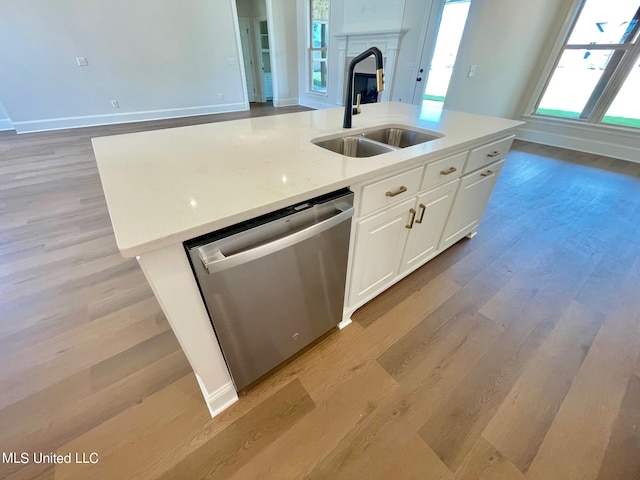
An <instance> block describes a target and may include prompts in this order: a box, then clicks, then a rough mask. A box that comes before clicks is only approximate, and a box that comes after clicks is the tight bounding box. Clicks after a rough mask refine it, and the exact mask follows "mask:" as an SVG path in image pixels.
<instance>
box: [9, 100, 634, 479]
mask: <svg viewBox="0 0 640 480" xmlns="http://www.w3.org/2000/svg"><path fill="white" fill-rule="evenodd" d="M298 110H303V108H302V107H287V108H283V109H275V108H273V107H270V106H260V107H257V108H255V109H252V111H250V112H239V113H233V114H222V115H213V116H206V117H190V118H185V119H174V120H165V121H159V122H145V123H138V124H122V125H110V126H104V127H92V128H86V129H77V130H67V131H57V132H47V133H35V134H25V135H15V134H14V133H11V132H0V267H1V268H0V292H1V295H0V361H2V364H3V367H4V368H3V369H2V370H0V382H1V383H0V385H1V389H0V392H1V393H0V447H1V448H0V450H2V452H4V453H5V454H6V455H8V454H9V453H10V452H17V453H18V455H19V454H20V453H22V452H26V453H27V454H29V455H30V456H31V455H33V454H34V453H40V452H42V453H45V454H47V453H51V452H57V453H59V454H66V453H69V452H72V453H73V454H75V452H78V453H80V454H82V453H83V452H86V453H90V452H96V453H98V456H99V461H98V463H97V464H73V463H72V464H55V465H53V464H46V463H40V464H38V463H34V462H33V461H31V462H30V463H29V464H18V463H10V462H7V461H4V462H3V463H1V464H0V478H7V479H57V480H60V479H77V480H81V479H82V480H84V479H171V480H173V479H176V480H182V479H185V480H191V479H198V478H214V479H218V478H220V479H229V478H232V479H236V480H245V479H261V480H262V479H278V480H280V479H300V478H308V479H316V478H317V479H325V478H331V479H339V478H348V479H365V478H366V479H371V480H373V479H389V478H393V479H407V480H411V479H420V480H430V479H434V480H453V479H461V480H466V479H498V478H500V479H508V480H511V479H513V480H523V479H530V480H534V479H544V480H555V479H558V480H569V479H576V480H589V479H594V480H633V479H638V478H640V461H639V459H640V436H639V435H638V422H639V421H640V404H639V403H638V399H639V398H640V296H639V295H638V291H640V241H639V240H638V238H640V163H630V162H624V161H619V160H615V159H611V158H606V157H601V156H596V155H589V154H584V153H579V152H574V151H570V150H563V149H559V148H554V147H548V146H543V145H535V144H531V143H525V142H518V141H516V142H515V143H514V147H513V150H512V152H511V153H510V154H509V157H508V161H507V162H506V165H505V167H504V169H503V173H502V176H501V177H500V179H499V181H498V184H497V186H496V190H495V192H494V194H493V197H492V199H491V202H490V204H489V206H488V208H487V212H486V214H485V217H484V219H483V222H482V223H481V225H480V228H479V231H478V235H477V236H476V237H475V238H474V239H472V240H466V239H465V240H462V241H461V242H459V243H458V244H456V245H454V246H453V247H451V248H450V249H449V250H447V251H446V252H444V253H443V254H441V255H440V256H438V257H436V258H435V259H433V260H432V261H431V262H429V263H428V264H427V265H425V266H424V267H422V268H420V269H418V270H417V271H416V272H414V273H413V274H411V275H410V276H408V277H407V278H406V279H404V280H403V281H401V282H400V283H398V284H397V285H395V286H394V287H392V288H391V289H389V290H388V291H387V292H385V293H383V294H381V295H380V296H378V297H377V298H376V299H374V300H373V301H371V302H369V303H368V304H367V305H365V306H364V307H362V308H361V309H359V310H358V311H357V312H356V313H355V314H354V317H353V318H354V323H353V325H351V326H350V327H348V328H347V329H345V330H343V331H340V332H336V333H334V334H332V335H329V336H328V337H327V338H325V339H324V340H323V341H322V342H320V343H318V344H317V345H315V346H314V347H313V348H311V349H309V350H308V351H307V352H305V353H304V354H303V355H301V356H300V357H298V358H296V359H295V360H294V361H292V362H290V363H288V364H287V365H285V366H283V367H282V368H281V369H279V370H278V371H277V372H275V373H274V374H273V375H271V376H270V377H268V378H266V379H265V380H264V381H263V382H261V383H260V384H258V385H257V386H256V387H255V388H253V389H252V390H250V391H249V392H247V393H246V394H245V395H243V396H242V397H241V398H240V400H239V401H238V402H237V403H236V404H235V405H233V406H232V407H231V408H229V409H228V410H226V411H225V412H223V413H222V414H220V415H219V416H218V417H216V418H214V419H211V418H210V416H209V414H208V411H207V409H206V406H205V404H204V401H203V399H202V397H201V394H200V390H199V388H198V385H197V382H196V380H195V378H194V376H193V374H192V372H191V370H190V368H189V365H188V362H187V361H186V358H185V356H184V354H183V353H182V351H181V350H180V348H179V345H178V343H177V341H176V339H175V337H174V335H173V333H172V332H171V330H170V328H169V325H168V323H167V322H166V320H165V319H164V316H163V315H162V312H161V310H160V308H159V306H158V304H157V301H156V300H155V298H154V297H153V295H152V293H151V290H150V288H149V287H148V285H147V284H146V282H145V280H144V276H143V275H142V273H141V272H140V270H139V268H138V266H137V264H136V262H135V261H134V260H127V259H123V258H122V257H121V256H120V255H119V254H118V252H117V248H116V245H115V241H114V238H113V232H112V230H111V225H110V222H109V217H108V212H107V209H106V204H105V201H104V196H103V193H102V189H101V186H100V180H99V177H98V174H97V168H96V165H95V160H94V158H93V153H92V150H91V144H90V139H91V137H94V136H103V135H112V134H118V133H128V132H135V131H144V130H151V129H157V128H169V127H174V126H181V125H191V124H198V123H203V122H213V121H225V120H232V119H236V118H247V117H251V116H260V115H273V114H280V113H288V112H291V111H298ZM31 458H32V457H31Z"/></svg>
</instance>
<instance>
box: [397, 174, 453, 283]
mask: <svg viewBox="0 0 640 480" xmlns="http://www.w3.org/2000/svg"><path fill="white" fill-rule="evenodd" d="M459 183H460V180H459V179H456V180H454V181H452V182H449V183H446V184H444V185H442V186H440V187H438V188H435V189H433V190H429V191H428V192H425V193H423V194H422V195H418V207H417V208H416V210H417V214H416V221H415V222H414V223H413V226H412V228H411V229H410V230H409V237H408V238H407V246H406V247H405V250H404V255H403V256H402V265H401V267H400V271H401V272H404V271H406V270H412V269H414V268H417V267H418V266H419V265H421V264H423V263H425V262H426V261H427V260H429V259H430V258H431V257H433V256H434V255H435V254H436V252H437V251H438V244H439V242H440V237H441V236H442V230H443V229H444V224H445V223H446V221H447V217H448V215H449V211H450V210H451V204H452V203H453V198H454V196H455V194H456V189H457V188H458V184H459Z"/></svg>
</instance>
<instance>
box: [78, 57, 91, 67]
mask: <svg viewBox="0 0 640 480" xmlns="http://www.w3.org/2000/svg"><path fill="white" fill-rule="evenodd" d="M76 63H77V64H78V66H79V67H86V66H87V65H89V62H87V59H86V57H76Z"/></svg>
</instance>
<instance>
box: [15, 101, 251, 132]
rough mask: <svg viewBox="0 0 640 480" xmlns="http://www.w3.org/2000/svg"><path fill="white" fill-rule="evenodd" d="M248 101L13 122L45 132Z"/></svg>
mask: <svg viewBox="0 0 640 480" xmlns="http://www.w3.org/2000/svg"><path fill="white" fill-rule="evenodd" d="M248 109H249V104H248V103H228V104H225V105H204V106H201V107H187V108H170V109H164V110H147V111H141V112H127V113H110V114H107V115H86V116H82V117H62V118H49V119H44V120H33V121H26V122H13V125H14V127H15V129H16V132H18V133H31V132H43V131H49V130H61V129H66V128H81V127H95V126H97V125H111V124H115V123H129V122H146V121H151V120H163V119H166V118H178V117H193V116H196V115H210V114H213V113H225V112H237V111H242V110H248Z"/></svg>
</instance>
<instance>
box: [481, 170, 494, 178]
mask: <svg viewBox="0 0 640 480" xmlns="http://www.w3.org/2000/svg"><path fill="white" fill-rule="evenodd" d="M492 173H493V170H487V171H486V172H482V173H481V174H480V176H481V177H488V176H489V175H491V174H492Z"/></svg>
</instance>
